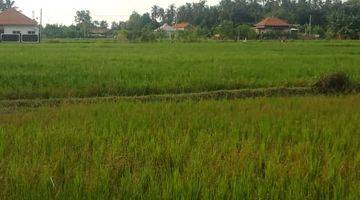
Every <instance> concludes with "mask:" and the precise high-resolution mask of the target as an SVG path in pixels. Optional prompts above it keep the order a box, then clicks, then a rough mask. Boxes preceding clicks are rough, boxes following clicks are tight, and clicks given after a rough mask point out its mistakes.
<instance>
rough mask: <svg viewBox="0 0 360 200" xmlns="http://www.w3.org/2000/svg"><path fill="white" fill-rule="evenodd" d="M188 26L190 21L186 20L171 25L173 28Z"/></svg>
mask: <svg viewBox="0 0 360 200" xmlns="http://www.w3.org/2000/svg"><path fill="white" fill-rule="evenodd" d="M188 26H190V23H188V22H181V23H180V24H174V25H173V28H174V29H179V28H187V27H188Z"/></svg>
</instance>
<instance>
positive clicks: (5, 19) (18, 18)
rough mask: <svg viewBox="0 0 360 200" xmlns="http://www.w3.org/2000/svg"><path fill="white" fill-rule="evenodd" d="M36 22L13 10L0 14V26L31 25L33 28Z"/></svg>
mask: <svg viewBox="0 0 360 200" xmlns="http://www.w3.org/2000/svg"><path fill="white" fill-rule="evenodd" d="M36 24H37V22H36V21H35V20H32V19H30V18H28V17H27V16H25V15H24V14H22V13H21V12H19V11H17V10H16V9H15V8H9V9H7V10H5V11H3V12H1V13H0V25H31V26H35V25H36Z"/></svg>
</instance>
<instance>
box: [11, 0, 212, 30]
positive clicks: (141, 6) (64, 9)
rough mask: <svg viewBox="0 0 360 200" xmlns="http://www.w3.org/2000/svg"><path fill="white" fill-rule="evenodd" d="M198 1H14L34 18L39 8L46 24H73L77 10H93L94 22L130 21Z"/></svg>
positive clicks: (210, 2)
mask: <svg viewBox="0 0 360 200" xmlns="http://www.w3.org/2000/svg"><path fill="white" fill-rule="evenodd" d="M198 1H199V0H62V1H54V0H31V1H29V0H15V2H16V3H15V6H16V7H18V8H19V10H21V11H22V12H23V13H24V14H26V15H27V16H28V17H30V18H32V16H33V14H32V13H33V11H35V16H36V17H38V16H39V13H40V8H42V9H43V24H44V25H45V24H46V23H57V24H65V25H70V24H72V23H74V16H75V12H76V11H77V10H90V12H91V14H92V17H93V19H94V20H107V21H108V22H109V23H110V22H112V21H120V20H126V19H128V17H129V15H130V14H131V13H132V11H137V12H139V13H145V12H150V9H151V7H152V6H153V5H155V4H156V5H159V6H161V7H164V8H165V7H167V6H168V5H170V4H172V3H174V4H175V5H176V6H179V5H182V4H185V3H186V2H198ZM207 2H208V4H209V5H214V4H217V3H218V2H219V0H208V1H207Z"/></svg>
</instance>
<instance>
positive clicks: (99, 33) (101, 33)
mask: <svg viewBox="0 0 360 200" xmlns="http://www.w3.org/2000/svg"><path fill="white" fill-rule="evenodd" d="M108 33H109V29H107V28H101V27H94V28H92V29H90V36H91V37H93V38H106V37H107V35H108Z"/></svg>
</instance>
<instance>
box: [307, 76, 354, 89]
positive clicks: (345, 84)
mask: <svg viewBox="0 0 360 200" xmlns="http://www.w3.org/2000/svg"><path fill="white" fill-rule="evenodd" d="M350 86H351V83H350V78H349V76H348V75H347V74H346V73H344V72H336V73H331V74H328V75H324V76H322V77H321V78H320V79H319V80H318V81H316V83H315V84H314V85H313V88H314V89H315V90H317V91H318V92H321V93H339V92H345V91H347V90H349V89H350Z"/></svg>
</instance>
